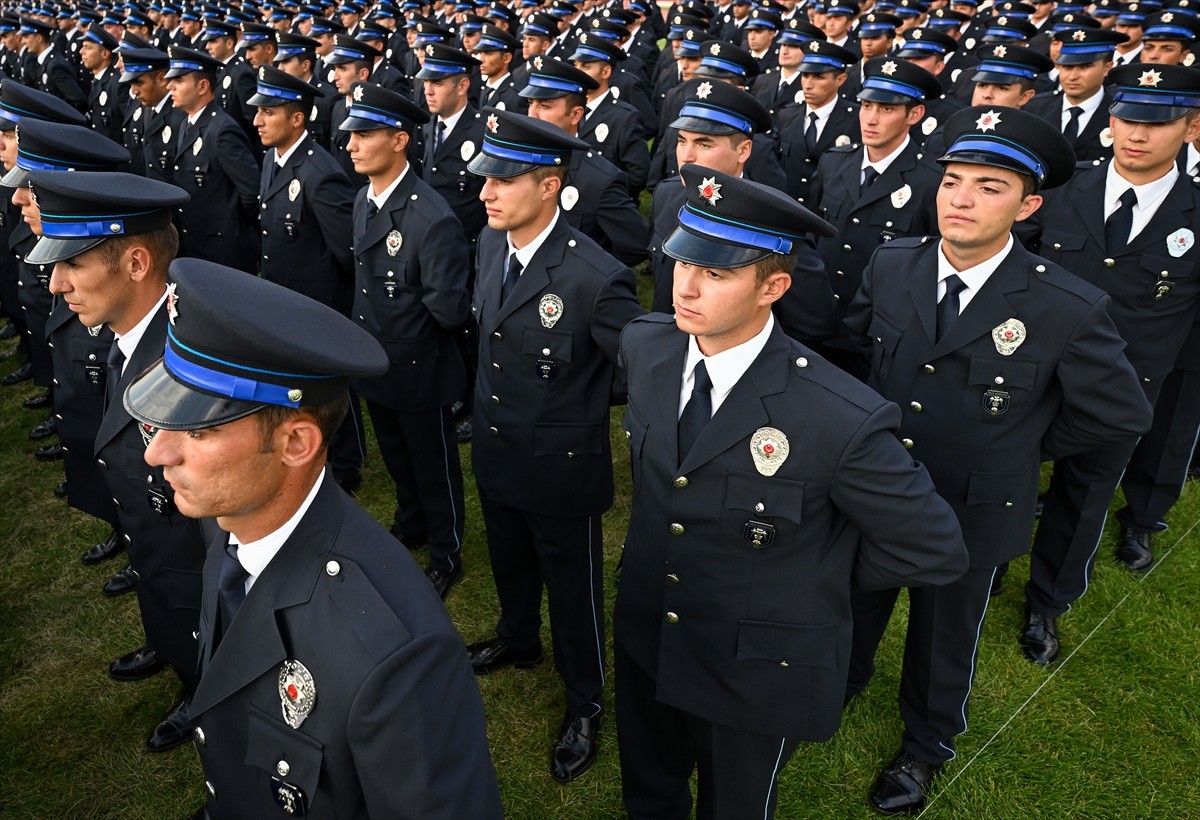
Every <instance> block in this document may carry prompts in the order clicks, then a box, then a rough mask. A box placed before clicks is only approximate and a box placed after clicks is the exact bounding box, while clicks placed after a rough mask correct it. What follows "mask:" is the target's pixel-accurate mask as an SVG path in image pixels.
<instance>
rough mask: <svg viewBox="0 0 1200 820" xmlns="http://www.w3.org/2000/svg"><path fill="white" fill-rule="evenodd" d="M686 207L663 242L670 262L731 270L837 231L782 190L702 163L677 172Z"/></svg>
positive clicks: (786, 251)
mask: <svg viewBox="0 0 1200 820" xmlns="http://www.w3.org/2000/svg"><path fill="white" fill-rule="evenodd" d="M679 175H680V177H681V178H682V180H683V186H684V189H685V190H686V191H687V203H686V204H685V205H684V206H683V207H682V208H681V209H680V210H679V227H678V228H676V229H675V231H674V233H672V234H671V235H670V236H669V237H667V241H666V242H664V243H663V252H664V253H665V254H666V255H667V256H669V257H671V258H672V259H678V260H679V261H681V262H687V263H688V264H689V265H701V266H703V267H706V268H717V269H718V270H728V269H732V268H740V267H742V266H743V265H752V264H754V263H755V262H757V261H758V260H760V259H766V258H767V257H768V256H770V255H771V254H773V253H782V254H789V253H792V252H793V251H794V250H795V247H796V244H797V243H799V242H802V241H804V238H805V237H806V236H807V235H808V234H818V235H820V236H833V235H834V234H835V233H837V231H836V229H835V228H834V227H833V226H832V225H830V224H829V223H828V222H826V221H825V220H823V219H821V218H820V217H818V216H817V215H816V214H814V213H813V212H812V211H810V210H808V209H807V208H805V207H804V206H803V205H801V204H800V203H798V202H796V201H795V200H794V199H792V198H791V197H789V196H788V195H787V194H785V193H783V192H782V191H778V190H776V189H774V188H770V187H768V186H766V185H761V184H759V183H757V182H751V181H750V180H748V179H742V178H741V177H734V176H730V175H729V174H723V173H721V172H720V171H714V170H713V169H711V168H705V167H704V166H702V165H685V166H683V167H682V168H680V169H679Z"/></svg>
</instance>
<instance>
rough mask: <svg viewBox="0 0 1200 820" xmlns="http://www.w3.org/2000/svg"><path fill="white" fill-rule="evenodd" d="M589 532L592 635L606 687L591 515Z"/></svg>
mask: <svg viewBox="0 0 1200 820" xmlns="http://www.w3.org/2000/svg"><path fill="white" fill-rule="evenodd" d="M587 531H588V592H589V593H590V595H589V596H588V597H589V598H590V599H591V606H592V634H593V635H594V636H595V638H596V663H597V664H598V666H599V669H600V686H601V687H602V688H603V686H604V647H603V646H601V645H600V627H599V626H598V624H599V623H600V621H599V618H598V616H597V614H596V572H595V568H594V565H593V562H594V561H595V560H596V559H595V556H594V555H593V554H592V517H591V516H590V515H589V516H588V520H587ZM592 705H593V706H595V707H596V714H597V715H598V714H600V712H601V710H602V709H603V707H602V706H601V705H600V704H599V703H593V704H592Z"/></svg>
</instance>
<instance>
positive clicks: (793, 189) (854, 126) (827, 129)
mask: <svg viewBox="0 0 1200 820" xmlns="http://www.w3.org/2000/svg"><path fill="white" fill-rule="evenodd" d="M797 91H799V90H798V89H797ZM798 99H799V100H800V104H799V105H789V106H785V107H784V108H783V110H781V111H780V112H779V114H778V115H777V116H776V118H775V128H774V129H773V130H774V132H775V133H776V134H778V135H779V147H780V149H781V150H782V152H783V172H784V173H785V174H786V175H787V189H786V190H787V193H788V196H792V197H795V198H796V199H797V200H799V201H800V202H808V200H809V194H810V193H811V192H812V187H813V182H814V181H815V180H816V177H817V163H818V162H819V161H820V159H821V157H822V156H824V154H825V152H826V151H828V150H829V149H830V148H833V147H834V146H835V145H848V144H851V143H856V142H858V141H859V140H860V139H861V138H862V132H861V131H860V130H859V124H858V103H853V102H848V101H846V100H838V102H837V104H836V105H835V106H834V107H833V111H831V112H829V119H828V121H827V122H826V123H825V126H824V128H822V129H821V136H820V137H818V138H817V144H816V150H814V151H813V152H812V154H811V155H810V154H809V153H808V152H807V151H805V150H804V129H805V127H806V126H807V125H808V114H809V109H808V106H807V105H806V104H805V103H804V102H803V100H804V95H803V94H802V93H801V94H800V96H799V98H798Z"/></svg>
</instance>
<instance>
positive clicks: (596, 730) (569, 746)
mask: <svg viewBox="0 0 1200 820" xmlns="http://www.w3.org/2000/svg"><path fill="white" fill-rule="evenodd" d="M599 735H600V715H596V716H595V717H579V716H578V715H573V714H571V713H570V712H567V714H566V715H564V716H563V722H562V726H560V727H559V728H558V740H556V741H555V742H554V750H553V751H552V752H550V776H551V777H553V778H554V779H555V780H557V781H558V782H559V783H570V782H571V781H572V780H574V779H576V778H577V777H579V776H580V775H582V774H583V773H584V772H586V771H587V770H588V769H590V768H592V764H593V763H595V762H596V752H598V751H599V750H600V747H599V745H598V744H597V743H596V739H597V738H598V737H599Z"/></svg>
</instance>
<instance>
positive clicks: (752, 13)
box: [750, 9, 758, 19]
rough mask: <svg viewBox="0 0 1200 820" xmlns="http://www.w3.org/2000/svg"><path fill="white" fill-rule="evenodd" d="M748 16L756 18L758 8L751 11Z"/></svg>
mask: <svg viewBox="0 0 1200 820" xmlns="http://www.w3.org/2000/svg"><path fill="white" fill-rule="evenodd" d="M750 16H751V17H754V18H756V19H757V18H758V9H755V10H754V11H753V12H751V13H750Z"/></svg>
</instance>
